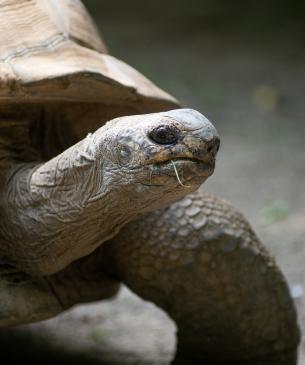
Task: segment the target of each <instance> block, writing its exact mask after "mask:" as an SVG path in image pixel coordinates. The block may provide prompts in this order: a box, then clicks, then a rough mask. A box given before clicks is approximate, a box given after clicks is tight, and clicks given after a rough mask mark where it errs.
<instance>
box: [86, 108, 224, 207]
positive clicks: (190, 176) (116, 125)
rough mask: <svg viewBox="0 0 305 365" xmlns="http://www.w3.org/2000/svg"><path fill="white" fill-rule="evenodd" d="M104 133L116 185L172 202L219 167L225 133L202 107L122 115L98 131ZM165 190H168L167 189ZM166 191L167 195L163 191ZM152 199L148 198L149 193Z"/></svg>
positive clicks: (107, 167) (106, 166)
mask: <svg viewBox="0 0 305 365" xmlns="http://www.w3.org/2000/svg"><path fill="white" fill-rule="evenodd" d="M100 133H102V134H103V135H104V137H103V138H101V144H96V143H95V142H94V140H93V141H92V142H93V145H96V146H98V147H97V148H98V153H101V155H102V159H103V170H104V176H108V177H109V176H112V185H113V184H114V185H115V187H117V188H118V187H123V190H125V192H127V190H128V191H130V190H133V192H134V193H133V194H131V196H132V195H133V196H135V197H136V196H141V195H142V193H145V194H149V193H152V195H153V196H157V195H159V197H161V196H162V197H161V199H164V200H165V202H167V195H168V196H169V199H170V200H172V196H173V194H174V195H176V197H177V198H179V196H183V195H185V194H187V193H189V192H191V191H193V190H195V189H197V188H198V187H199V186H200V185H201V184H202V183H203V182H204V181H205V180H206V179H207V178H208V177H209V176H210V175H211V174H212V173H213V171H214V167H215V158H216V154H217V151H218V148H219V137H218V134H217V131H216V129H215V128H214V127H213V125H212V124H211V123H210V122H209V121H208V120H207V119H206V118H205V117H204V116H203V115H202V114H200V113H199V112H197V111H195V110H191V109H177V110H172V111H168V112H161V113H154V114H146V115H135V116H128V117H122V118H117V119H114V120H112V121H111V122H108V123H107V124H106V126H105V127H104V128H101V129H100V130H99V131H97V132H96V133H95V137H94V138H98V135H99V134H100ZM161 193H162V194H161ZM160 194H161V195H160ZM146 199H147V197H146Z"/></svg>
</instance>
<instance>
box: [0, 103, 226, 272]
mask: <svg viewBox="0 0 305 365" xmlns="http://www.w3.org/2000/svg"><path fill="white" fill-rule="evenodd" d="M0 117H1V114H0ZM24 118H26V116H24ZM25 122H26V120H25ZM20 123H21V121H16V122H15V123H13V121H12V120H9V121H7V123H6V124H5V123H4V122H3V123H1V121H0V126H1V125H4V126H5V127H6V126H9V125H11V126H12V127H11V129H10V130H14V128H16V129H17V130H18V128H19V126H20ZM23 124H25V125H26V124H27V123H23ZM28 124H29V123H28ZM159 127H162V128H165V129H166V128H167V129H166V130H168V131H169V135H171V131H174V134H175V135H176V137H177V138H175V139H174V140H172V141H170V142H169V143H165V144H164V143H158V142H156V141H155V140H154V139H153V138H152V137H151V133H152V132H153V131H156V130H158V128H159ZM27 133H29V131H28V130H27V129H26V128H24V129H21V130H20V131H19V130H18V135H19V138H20V139H21V138H22V135H23V134H24V137H23V139H24V141H25V142H24V143H23V144H22V151H24V150H27V148H26V146H27V147H28V149H29V150H30V149H33V148H34V146H33V145H31V144H30V138H28V136H27ZM166 133H167V132H164V134H166ZM16 134H17V132H16ZM16 134H13V135H12V137H11V139H8V140H6V139H5V140H1V141H0V216H1V219H0V260H1V261H3V262H4V263H6V264H10V265H13V266H15V267H16V268H18V269H19V270H20V271H24V272H27V273H30V274H32V275H50V274H53V273H55V272H58V271H60V270H62V269H64V268H65V267H67V266H68V265H69V264H70V263H71V262H73V261H75V260H77V259H79V258H81V257H84V256H86V255H88V254H90V253H91V252H93V251H94V250H95V249H96V248H97V247H98V246H100V245H101V244H102V243H103V242H105V241H107V240H109V239H110V238H112V237H113V236H115V235H116V234H117V233H118V231H119V230H120V228H121V227H123V226H124V225H125V224H127V223H128V222H129V221H131V220H132V219H136V218H137V217H139V216H141V215H143V214H144V213H148V212H149V211H152V210H155V209H158V208H160V207H162V206H166V205H168V204H170V203H172V202H174V201H176V200H178V199H180V198H181V197H183V196H184V195H185V194H186V192H185V189H184V188H183V187H182V186H181V185H180V184H178V182H177V178H176V174H175V171H174V170H173V166H172V164H171V163H170V162H171V161H172V160H176V162H175V164H176V168H177V170H178V172H179V174H180V175H181V176H183V178H184V179H185V181H187V184H188V185H189V186H190V191H193V190H196V189H197V188H198V187H199V186H200V185H201V184H202V183H203V182H204V181H205V180H206V179H207V178H208V177H209V176H210V175H211V174H212V173H213V170H214V166H215V156H216V153H217V150H218V146H219V138H218V136H217V132H216V130H215V128H214V127H213V126H212V124H211V123H210V122H209V121H208V120H207V119H206V118H205V117H204V116H203V115H202V114H200V113H198V112H196V111H194V110H191V109H178V110H172V111H168V112H161V113H153V114H146V115H133V116H126V117H121V118H116V119H113V120H112V121H110V122H108V123H107V124H106V125H105V126H103V127H101V128H99V129H98V130H97V131H95V132H94V133H92V134H89V135H88V136H87V137H86V138H84V139H83V140H81V141H80V142H78V143H77V144H75V145H73V146H72V147H70V148H68V149H66V150H65V151H64V152H62V153H61V154H59V155H58V156H55V157H54V158H52V159H51V160H49V161H47V162H44V163H42V161H39V160H38V161H33V162H24V160H23V155H22V154H21V151H19V150H18V149H17V150H16V145H15V139H14V137H15V135H16ZM18 141H19V139H18ZM26 143H28V144H29V145H27V144H26ZM38 154H39V151H37V155H38Z"/></svg>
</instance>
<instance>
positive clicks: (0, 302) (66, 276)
mask: <svg viewBox="0 0 305 365" xmlns="http://www.w3.org/2000/svg"><path fill="white" fill-rule="evenodd" d="M119 288H120V283H119V282H118V281H117V280H116V279H115V278H113V277H110V276H108V275H107V274H105V272H104V270H103V269H102V267H101V259H100V257H99V255H98V254H92V255H90V256H87V257H85V258H82V259H80V260H78V261H76V262H74V263H72V264H71V265H69V266H68V267H67V268H65V269H64V270H62V271H60V272H58V273H56V274H53V275H50V276H40V277H34V276H31V275H28V274H25V273H22V272H19V271H17V270H13V269H12V268H9V267H8V266H7V265H6V266H4V265H3V266H1V265H0V327H7V326H14V325H19V324H25V323H31V322H36V321H41V320H44V319H48V318H51V317H54V316H56V315H57V314H59V313H61V312H62V311H64V310H66V309H68V308H70V307H71V306H73V305H74V304H78V303H86V302H91V301H97V300H102V299H106V298H109V297H112V296H114V295H115V294H116V293H117V292H118V290H119Z"/></svg>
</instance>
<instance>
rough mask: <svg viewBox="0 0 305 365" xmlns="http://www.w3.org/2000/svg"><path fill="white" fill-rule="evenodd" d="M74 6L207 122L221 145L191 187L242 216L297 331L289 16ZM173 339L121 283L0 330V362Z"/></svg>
mask: <svg viewBox="0 0 305 365" xmlns="http://www.w3.org/2000/svg"><path fill="white" fill-rule="evenodd" d="M250 3H251V2H250ZM86 4H87V5H88V6H89V7H90V9H91V10H92V11H94V15H95V18H96V20H97V22H98V24H99V26H100V28H101V30H102V31H103V33H104V35H105V39H106V40H107V41H108V43H109V46H110V50H111V52H112V53H113V54H115V55H116V56H118V57H119V58H122V59H124V60H125V61H127V62H129V63H130V64H131V65H133V66H135V67H136V68H138V69H139V70H141V71H142V72H143V73H144V74H146V75H147V76H149V77H150V78H151V79H153V80H154V81H155V82H156V83H158V84H159V85H160V86H162V87H163V88H164V89H166V90H168V91H170V92H171V93H173V94H174V95H175V96H176V97H177V98H179V99H180V100H181V101H182V103H183V104H184V105H185V106H188V107H194V108H196V109H198V110H200V111H201V112H203V113H204V114H205V115H206V116H207V117H208V118H209V119H211V120H212V121H213V122H214V123H215V125H216V127H217V129H218V131H219V133H220V135H221V138H222V146H221V150H220V152H219V158H218V163H217V167H216V172H215V174H214V176H213V177H212V178H211V179H210V180H209V181H208V182H207V183H206V184H205V185H204V186H203V189H205V190H208V191H211V192H214V193H217V194H219V195H221V196H223V197H225V198H226V199H228V200H230V201H231V202H233V203H234V204H235V206H237V207H238V208H240V209H241V210H242V211H243V212H244V213H245V215H246V216H247V217H248V218H249V220H250V221H251V223H252V225H253V227H254V228H255V230H256V231H257V233H258V235H259V236H260V237H261V239H262V241H263V242H264V243H265V244H266V246H267V247H268V248H269V250H270V251H271V252H272V254H273V255H274V256H275V257H276V259H277V262H278V263H279V265H280V267H281V268H282V270H283V272H284V273H285V275H286V277H287V280H288V283H289V286H290V288H291V293H292V295H293V297H294V299H295V303H296V306H297V309H298V314H299V323H300V326H301V328H302V331H303V332H304V331H305V264H304V262H305V101H304V95H305V67H304V66H305V47H304V40H305V28H304V27H303V26H302V18H301V17H300V15H299V14H298V12H297V10H296V11H295V12H292V11H290V10H289V11H288V10H287V13H285V9H282V10H283V11H282V12H281V13H280V14H278V13H277V12H276V11H275V10H274V9H264V8H262V7H257V8H255V7H254V8H251V6H248V7H245V6H243V8H242V9H239V10H240V11H239V13H238V14H235V12H234V11H232V10H228V9H224V8H223V6H222V3H221V2H219V4H218V2H217V1H216V2H215V3H214V5H212V2H211V1H208V2H206V4H208V5H207V6H206V7H202V9H201V8H200V9H201V10H200V11H199V10H196V8H194V9H190V8H189V6H190V5H184V7H183V6H182V7H181V8H180V10H179V9H178V10H177V9H174V8H173V10H172V11H171V12H169V13H168V14H167V15H166V16H165V15H164V13H163V12H162V14H163V15H162V16H160V11H161V10H160V9H161V8H160V7H159V8H151V5H148V9H145V7H143V5H142V7H141V6H140V5H133V6H131V7H129V8H127V7H126V9H124V10H122V12H120V11H119V9H120V8H119V7H118V5H117V2H115V1H114V2H113V4H109V5H108V8H104V7H102V6H98V2H96V1H90V0H88V1H86ZM137 4H139V3H137ZM188 4H189V2H188ZM190 4H192V2H191V3H190ZM215 4H216V5H215ZM217 4H218V5H217ZM159 5H160V4H159ZM141 11H142V12H143V13H141ZM137 12H138V13H137ZM141 14H143V16H140V15H141ZM150 15H151V16H150ZM157 15H158V16H157ZM174 334H175V326H174V324H173V323H172V321H171V320H170V319H169V318H168V317H167V316H166V315H165V314H164V313H163V312H161V311H160V310H159V309H158V308H156V307H155V306H154V305H152V304H150V303H147V302H144V301H142V300H141V299H139V298H138V297H136V296H135V295H133V294H132V293H131V292H130V291H128V290H127V289H126V288H124V289H123V290H122V291H121V293H120V295H119V296H118V297H117V298H116V299H114V300H111V301H105V302H101V303H95V304H91V305H86V306H78V307H76V308H74V309H72V310H70V311H68V312H66V313H64V314H63V315H61V316H59V317H57V318H55V319H52V320H49V321H45V322H42V323H38V324H35V325H29V326H23V327H20V328H16V329H7V330H1V331H0V343H1V353H2V355H1V356H3V354H8V355H9V356H11V359H18V360H21V359H22V360H23V361H24V360H25V359H27V360H28V361H30V362H31V363H32V364H38V363H39V364H40V363H43V364H54V363H57V364H72V363H73V364H89V365H90V364H96V365H102V364H121V365H124V364H141V365H142V364H143V365H144V364H149V365H153V364H158V365H161V364H164V365H165V364H169V363H170V361H171V359H172V358H173V356H174V350H175V336H174ZM299 365H305V342H303V343H302V345H301V347H300V360H299Z"/></svg>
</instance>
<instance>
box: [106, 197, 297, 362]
mask: <svg viewBox="0 0 305 365" xmlns="http://www.w3.org/2000/svg"><path fill="white" fill-rule="evenodd" d="M105 248H106V249H107V251H108V252H107V254H108V255H110V256H111V258H112V267H113V270H114V271H113V273H114V274H116V275H117V276H118V278H119V279H121V280H122V281H123V282H124V283H125V284H127V285H128V286H129V287H130V288H131V289H132V290H133V291H134V292H136V293H137V294H138V295H140V296H141V297H143V298H145V299H148V300H150V301H153V302H154V303H156V304H157V305H158V306H160V307H161V308H163V309H165V311H167V312H168V313H169V315H170V316H171V317H172V318H173V319H174V320H175V322H176V323H177V326H178V359H177V360H176V362H177V363H182V364H187V363H188V360H186V358H188V359H193V361H195V363H196V361H198V363H199V364H203V363H204V361H207V363H208V364H211V363H212V364H214V363H217V362H218V361H219V363H221V364H224V363H228V364H231V363H234V364H236V363H238V364H255V365H258V364H266V365H267V364H274V365H275V364H283V365H284V364H285V365H294V364H295V363H296V348H297V344H298V341H299V330H298V327H297V324H296V313H295V309H294V305H293V302H292V300H291V298H290V295H289V290H288V288H287V284H286V282H285V279H284V277H283V275H282V274H281V272H280V271H279V269H278V267H277V266H276V264H275V262H274V260H273V259H272V258H271V257H270V255H269V254H268V252H267V251H266V250H265V249H264V248H263V246H262V245H261V243H260V242H259V241H258V239H257V237H256V236H255V234H254V232H253V230H252V229H251V227H250V226H249V224H248V223H247V221H246V220H245V218H244V217H243V216H242V215H241V214H240V213H239V212H237V211H236V210H235V209H234V208H232V207H231V206H230V205H229V204H228V203H226V202H225V201H223V200H221V199H219V198H216V197H214V196H212V195H209V194H203V193H200V192H197V193H193V194H191V195H188V196H187V197H186V198H184V199H183V200H181V201H179V202H178V203H175V204H173V205H172V206H170V207H169V208H165V209H163V210H159V211H157V212H153V213H151V214H150V215H148V216H147V217H146V218H144V219H142V220H139V221H137V222H134V223H132V224H129V225H128V226H126V227H125V228H124V229H123V230H122V231H121V233H120V234H119V235H118V236H117V237H115V238H114V239H113V240H112V241H111V242H109V243H107V244H106V246H105ZM180 356H183V357H185V358H183V359H182V360H181V359H180V360H179V358H180Z"/></svg>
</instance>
